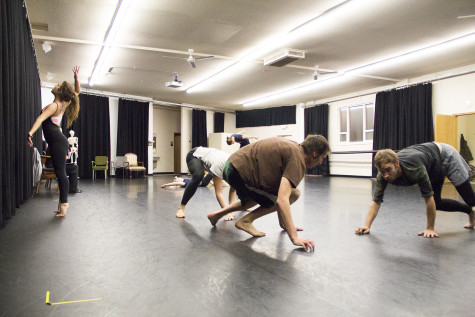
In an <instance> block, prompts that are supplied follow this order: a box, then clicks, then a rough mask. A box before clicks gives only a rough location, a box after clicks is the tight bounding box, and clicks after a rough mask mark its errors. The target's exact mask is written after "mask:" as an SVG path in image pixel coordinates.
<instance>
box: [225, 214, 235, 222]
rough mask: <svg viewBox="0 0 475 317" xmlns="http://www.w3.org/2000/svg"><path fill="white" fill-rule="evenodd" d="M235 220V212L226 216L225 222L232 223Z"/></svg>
mask: <svg viewBox="0 0 475 317" xmlns="http://www.w3.org/2000/svg"><path fill="white" fill-rule="evenodd" d="M231 220H234V212H230V213H229V214H227V215H226V216H224V221H231Z"/></svg>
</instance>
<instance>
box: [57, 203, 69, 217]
mask: <svg viewBox="0 0 475 317" xmlns="http://www.w3.org/2000/svg"><path fill="white" fill-rule="evenodd" d="M68 208H69V204H68V203H64V204H60V205H59V212H58V213H57V214H56V217H65V216H66V212H67V211H68Z"/></svg>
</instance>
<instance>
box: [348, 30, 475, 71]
mask: <svg viewBox="0 0 475 317" xmlns="http://www.w3.org/2000/svg"><path fill="white" fill-rule="evenodd" d="M472 42H475V32H474V33H470V34H466V35H464V36H460V37H457V38H455V39H450V40H447V41H444V42H440V43H436V44H432V45H429V46H426V47H423V48H420V49H416V50H413V51H411V52H406V53H403V54H400V55H397V56H391V57H388V58H385V59H382V60H379V61H377V62H374V63H369V64H367V65H363V66H357V67H354V68H351V69H349V70H347V71H345V72H344V73H345V74H349V75H352V74H355V75H358V74H362V73H364V74H366V75H367V74H368V73H369V72H374V71H377V70H378V69H381V68H384V67H394V66H397V65H398V64H401V63H407V62H411V61H414V60H417V59H420V58H427V57H428V55H430V54H436V53H439V52H441V51H443V50H447V49H451V48H454V47H458V46H461V45H465V44H469V43H472Z"/></svg>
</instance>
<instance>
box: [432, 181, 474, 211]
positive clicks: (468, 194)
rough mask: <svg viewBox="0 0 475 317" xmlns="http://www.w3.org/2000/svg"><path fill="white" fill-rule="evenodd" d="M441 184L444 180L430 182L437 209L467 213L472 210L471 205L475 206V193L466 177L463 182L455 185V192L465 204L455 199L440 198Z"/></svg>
mask: <svg viewBox="0 0 475 317" xmlns="http://www.w3.org/2000/svg"><path fill="white" fill-rule="evenodd" d="M443 185H444V180H442V181H440V182H438V183H435V184H432V190H433V191H434V200H435V205H436V208H437V210H442V211H461V212H464V213H466V214H469V213H470V212H471V211H472V207H473V206H475V194H474V192H473V189H472V186H471V184H470V181H469V180H468V179H467V181H465V183H463V184H461V185H460V186H457V187H455V189H457V192H458V193H459V195H460V196H461V197H462V199H463V200H464V201H465V203H466V204H464V203H461V202H459V201H457V200H453V199H447V198H442V197H441V194H442V187H443Z"/></svg>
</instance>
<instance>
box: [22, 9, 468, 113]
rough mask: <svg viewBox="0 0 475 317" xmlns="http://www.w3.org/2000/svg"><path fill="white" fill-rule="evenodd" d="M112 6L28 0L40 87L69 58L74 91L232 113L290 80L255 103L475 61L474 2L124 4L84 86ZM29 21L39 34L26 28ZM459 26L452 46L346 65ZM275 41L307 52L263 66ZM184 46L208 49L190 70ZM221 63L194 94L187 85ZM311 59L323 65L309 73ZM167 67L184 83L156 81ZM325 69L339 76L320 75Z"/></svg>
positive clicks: (55, 77)
mask: <svg viewBox="0 0 475 317" xmlns="http://www.w3.org/2000/svg"><path fill="white" fill-rule="evenodd" d="M117 3H118V1H116V0H74V1H71V0H26V4H27V10H28V15H29V18H30V22H31V23H32V27H33V38H34V43H35V49H36V55H37V58H38V64H39V68H40V76H41V80H42V82H43V83H44V84H45V83H48V82H51V83H56V82H59V81H62V80H69V81H72V80H73V77H72V72H71V69H72V67H73V65H79V66H80V67H81V70H80V73H79V79H80V82H81V87H82V88H83V90H87V89H92V90H98V91H103V92H111V93H117V94H126V95H134V96H143V97H147V98H153V99H155V100H157V101H163V102H171V103H178V104H193V105H200V106H205V107H211V108H220V109H224V110H239V109H241V110H242V109H244V108H243V103H244V102H247V101H251V100H254V99H256V98H259V97H261V96H265V95H269V94H275V93H277V92H279V91H285V90H288V89H290V88H293V87H296V86H300V85H306V84H314V85H309V86H308V87H306V88H305V89H303V90H302V91H299V92H296V93H294V94H290V95H286V96H281V95H278V96H275V97H274V98H271V99H269V100H267V101H265V102H261V103H258V104H256V105H255V106H254V107H264V106H280V105H286V104H296V103H300V102H309V101H314V100H323V99H328V98H331V97H335V96H341V95H344V94H350V93H352V92H357V91H363V90H370V89H374V88H376V87H384V86H388V85H395V84H398V83H404V82H408V83H410V80H411V79H414V78H417V77H421V76H423V75H426V74H435V73H439V72H443V71H446V70H449V69H454V68H459V67H464V66H467V65H475V17H470V16H473V15H475V1H474V0H450V1H448V0H417V1H416V0H380V1H374V0H349V1H344V0H298V1H288V0H285V1H284V0H239V1H232V0H200V1H189V0H133V2H132V3H131V5H130V7H129V10H128V11H127V15H126V16H125V18H124V20H123V22H122V24H121V25H120V28H119V31H118V34H117V36H116V38H115V40H114V42H113V44H112V48H111V51H110V54H109V56H108V59H107V60H106V62H105V64H104V67H103V69H102V73H101V74H100V75H99V77H98V79H97V81H96V83H95V85H94V86H93V87H88V85H87V83H88V78H89V77H90V76H91V73H92V70H93V67H94V63H95V61H96V59H97V57H98V54H99V51H100V49H101V45H102V42H103V40H104V37H105V34H106V32H107V29H108V28H109V25H110V23H111V19H112V17H113V15H114V12H115V10H116V7H117ZM458 17H459V18H458ZM460 17H465V18H460ZM312 19H313V22H311V23H308V24H307V25H306V27H301V28H297V27H298V26H300V25H302V24H304V23H305V22H307V21H310V20H312ZM37 23H41V24H46V25H47V28H48V30H47V31H42V30H38V29H36V26H35V25H36V24H37ZM296 28H297V29H296ZM293 29H296V30H295V31H294V32H291V33H289V32H290V31H292V30H293ZM469 34H472V35H471V36H468V37H467V38H466V39H467V41H465V42H464V43H462V44H459V45H452V47H449V48H445V49H443V50H440V49H439V50H436V51H434V52H432V51H423V54H418V55H419V56H415V57H414V58H412V59H411V60H408V61H403V62H398V61H396V60H390V61H389V62H388V63H386V65H381V66H379V64H378V65H374V66H375V67H373V68H365V69H363V68H362V69H360V70H358V71H353V72H351V73H348V71H349V70H354V69H356V68H360V67H361V66H364V65H369V64H373V63H376V62H379V61H382V60H386V59H388V58H390V57H394V56H399V55H404V54H407V53H410V52H414V51H418V50H421V49H423V48H426V47H431V46H433V45H435V44H438V43H443V42H447V41H451V40H453V39H456V38H460V37H463V36H466V35H469ZM273 39H274V40H273ZM275 39H277V40H275ZM272 40H273V41H272ZM44 42H47V43H49V44H50V45H51V46H52V50H51V51H50V52H49V53H45V52H44V51H43V50H42V44H43V43H44ZM268 43H272V44H271V45H267V44H268ZM281 48H293V49H298V50H304V51H305V52H306V55H305V59H302V60H297V61H295V62H293V63H290V64H288V65H286V66H284V67H274V66H264V65H263V58H264V57H265V56H267V55H269V54H270V53H272V52H274V51H276V50H278V49H281ZM188 49H194V51H195V53H194V56H195V58H196V57H200V56H209V55H212V56H215V57H214V58H210V59H206V60H198V61H197V62H196V65H197V67H196V68H192V67H190V66H189V65H188V63H187V62H186V58H187V57H188ZM258 49H259V50H258ZM256 51H257V53H256V54H254V56H250V55H249V53H250V52H256ZM406 56H407V55H406ZM173 57H175V58H173ZM245 57H252V58H251V59H247V60H245V59H244V58H245ZM239 61H240V62H239ZM236 62H239V63H237V64H235V63H236ZM231 64H235V65H234V66H233V67H230V68H228V69H226V70H225V71H223V72H221V73H220V74H219V75H218V76H215V77H213V78H212V79H210V80H208V81H206V82H203V83H202V84H201V85H199V86H196V87H195V88H196V91H195V92H192V93H186V92H185V90H186V89H187V88H189V87H191V86H193V85H194V84H196V83H198V82H201V81H202V80H203V79H205V78H207V77H209V76H210V75H212V74H215V73H216V72H219V71H221V70H223V69H225V68H226V67H228V66H229V65H231ZM315 65H318V66H319V69H320V70H321V71H322V72H321V73H322V74H321V75H320V76H319V79H318V80H317V81H314V79H313V67H314V66H315ZM376 66H378V67H376ZM111 67H112V70H111V72H110V73H109V74H108V75H106V73H107V71H108V70H109V69H110V68H111ZM134 68H135V70H134ZM325 70H327V71H338V72H340V73H339V74H324V71H325ZM173 72H177V73H178V78H179V79H180V80H181V81H183V87H181V88H176V89H174V88H169V87H165V82H168V81H171V80H172V79H173V76H172V73H173ZM47 73H50V76H52V79H51V80H48V79H47ZM335 75H340V77H338V78H337V79H332V80H327V81H325V79H326V78H330V77H334V76H335Z"/></svg>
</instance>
